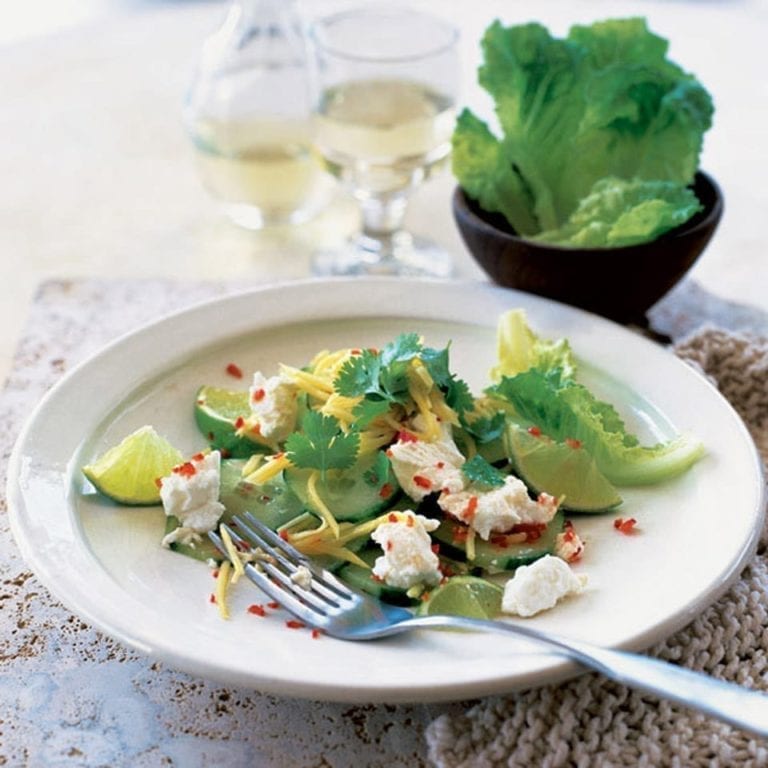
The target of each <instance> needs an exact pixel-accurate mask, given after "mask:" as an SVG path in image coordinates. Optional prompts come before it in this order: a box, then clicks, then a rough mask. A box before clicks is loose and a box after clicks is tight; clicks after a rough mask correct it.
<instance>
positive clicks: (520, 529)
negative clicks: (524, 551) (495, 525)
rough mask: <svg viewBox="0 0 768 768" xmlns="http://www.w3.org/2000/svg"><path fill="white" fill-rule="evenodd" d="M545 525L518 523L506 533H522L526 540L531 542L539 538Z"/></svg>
mask: <svg viewBox="0 0 768 768" xmlns="http://www.w3.org/2000/svg"><path fill="white" fill-rule="evenodd" d="M546 527H547V525H546V523H518V524H517V525H515V526H513V527H512V528H511V529H510V530H509V531H508V533H524V534H525V540H526V542H531V541H536V540H538V539H540V538H541V536H542V534H543V533H544V531H545V529H546Z"/></svg>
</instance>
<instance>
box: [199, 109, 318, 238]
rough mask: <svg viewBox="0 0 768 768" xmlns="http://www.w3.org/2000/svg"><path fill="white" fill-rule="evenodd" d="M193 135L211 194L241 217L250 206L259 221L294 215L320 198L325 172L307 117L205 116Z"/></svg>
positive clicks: (264, 221) (202, 176) (289, 217)
mask: <svg viewBox="0 0 768 768" xmlns="http://www.w3.org/2000/svg"><path fill="white" fill-rule="evenodd" d="M192 139H193V141H194V145H195V150H196V155H197V161H198V167H199V170H200V175H201V178H202V181H203V184H204V185H205V187H206V189H207V190H208V192H209V194H210V195H211V196H212V197H214V198H215V199H216V200H218V201H220V202H221V203H223V204H224V205H225V207H230V208H232V209H233V212H235V211H237V210H239V211H240V212H241V218H243V217H244V218H247V211H248V209H252V213H253V216H252V217H251V218H252V220H253V221H254V222H256V223H257V222H259V221H261V223H278V222H287V221H296V220H297V219H298V218H300V217H301V213H302V211H304V210H305V209H307V208H308V207H311V206H312V204H313V203H314V202H316V198H317V197H318V195H319V190H320V181H321V176H322V174H321V167H320V163H319V162H318V160H317V157H316V155H315V153H314V151H313V148H312V144H311V142H310V127H309V124H308V123H307V122H306V121H299V120H296V121H288V120H249V121H245V120H243V121H240V122H235V121H233V122H225V121H220V120H201V121H198V122H197V123H196V124H195V125H194V126H192ZM235 218H237V216H235ZM241 223H245V222H241Z"/></svg>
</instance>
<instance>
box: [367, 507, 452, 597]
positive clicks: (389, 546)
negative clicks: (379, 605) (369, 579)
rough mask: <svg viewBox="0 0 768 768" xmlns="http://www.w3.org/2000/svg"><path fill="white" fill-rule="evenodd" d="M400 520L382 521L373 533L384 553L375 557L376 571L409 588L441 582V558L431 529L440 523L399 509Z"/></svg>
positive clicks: (400, 586)
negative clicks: (436, 552) (436, 549)
mask: <svg viewBox="0 0 768 768" xmlns="http://www.w3.org/2000/svg"><path fill="white" fill-rule="evenodd" d="M397 517H398V519H397V522H394V521H393V522H387V523H382V524H381V525H379V526H378V528H376V530H375V531H374V532H373V533H372V534H371V538H372V539H373V540H374V541H375V542H376V543H377V544H380V545H381V548H382V549H383V550H384V554H383V555H382V556H381V557H378V558H376V562H375V563H374V566H373V575H374V576H376V577H378V578H380V579H381V580H382V581H384V582H385V583H386V584H389V585H390V586H391V587H399V588H400V589H410V588H411V587H414V586H417V585H422V584H423V585H429V586H432V585H434V584H438V583H439V582H440V579H441V578H442V574H441V573H440V571H439V569H438V566H439V565H440V561H439V560H438V558H437V555H436V554H435V553H434V552H433V551H432V540H431V539H430V537H429V531H434V530H435V529H436V528H437V527H438V525H439V523H438V521H437V520H430V519H429V518H428V517H424V516H423V515H416V514H414V513H413V512H411V511H407V512H402V513H397Z"/></svg>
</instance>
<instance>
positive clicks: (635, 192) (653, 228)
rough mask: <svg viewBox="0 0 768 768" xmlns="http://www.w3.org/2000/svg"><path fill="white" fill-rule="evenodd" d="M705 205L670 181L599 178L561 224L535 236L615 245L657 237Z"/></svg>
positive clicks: (576, 244) (584, 245)
mask: <svg viewBox="0 0 768 768" xmlns="http://www.w3.org/2000/svg"><path fill="white" fill-rule="evenodd" d="M701 208H702V206H701V203H699V201H698V199H697V198H696V195H694V194H693V192H692V191H691V190H690V189H687V188H685V187H681V186H680V185H679V184H675V183H674V182H670V181H642V180H640V179H633V180H632V181H625V180H624V179H619V178H616V177H614V176H612V177H608V178H606V179H600V180H599V181H597V182H595V185H594V187H592V190H591V191H590V193H589V195H587V197H585V198H584V199H583V200H582V201H581V202H580V203H579V206H578V208H576V210H575V211H574V212H573V213H572V214H571V215H570V217H569V218H568V221H566V222H565V224H563V226H562V227H560V228H559V229H553V230H549V231H548V232H541V233H540V234H538V235H534V236H533V237H532V238H531V239H532V240H537V241H540V242H544V243H551V244H552V245H564V246H571V247H576V248H617V247H622V246H627V245H636V244H637V243H645V242H648V241H649V240H654V239H655V238H657V237H658V236H659V235H661V234H663V233H664V232H667V231H668V230H670V229H674V228H675V227H677V226H679V225H680V224H683V223H685V222H686V221H688V219H690V218H691V216H693V215H694V214H695V213H697V212H698V211H700V210H701Z"/></svg>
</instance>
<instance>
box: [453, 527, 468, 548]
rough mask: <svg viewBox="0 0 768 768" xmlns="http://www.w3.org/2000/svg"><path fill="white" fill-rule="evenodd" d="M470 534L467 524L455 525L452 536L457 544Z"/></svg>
mask: <svg viewBox="0 0 768 768" xmlns="http://www.w3.org/2000/svg"><path fill="white" fill-rule="evenodd" d="M468 536H469V528H467V526H466V525H454V526H453V530H452V531H451V538H452V539H453V541H454V543H455V544H460V543H461V542H463V541H466V540H467V537H468Z"/></svg>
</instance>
